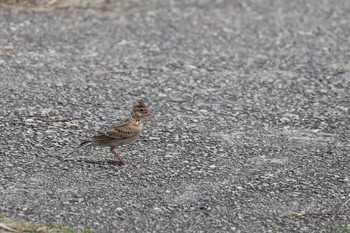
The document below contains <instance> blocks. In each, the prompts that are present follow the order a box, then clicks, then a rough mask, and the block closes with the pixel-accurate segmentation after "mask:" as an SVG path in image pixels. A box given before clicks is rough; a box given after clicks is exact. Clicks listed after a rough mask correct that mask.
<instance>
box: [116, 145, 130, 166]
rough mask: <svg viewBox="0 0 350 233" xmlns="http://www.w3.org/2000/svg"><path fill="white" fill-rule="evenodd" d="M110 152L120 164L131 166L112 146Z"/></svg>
mask: <svg viewBox="0 0 350 233" xmlns="http://www.w3.org/2000/svg"><path fill="white" fill-rule="evenodd" d="M111 152H112V153H113V154H114V156H115V157H116V159H117V160H118V161H117V163H118V164H120V165H121V166H123V167H132V164H130V163H127V162H125V161H124V160H123V159H122V157H120V155H119V154H118V152H116V151H115V149H114V147H111Z"/></svg>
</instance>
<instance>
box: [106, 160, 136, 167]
mask: <svg viewBox="0 0 350 233" xmlns="http://www.w3.org/2000/svg"><path fill="white" fill-rule="evenodd" d="M110 162H112V163H115V164H117V165H119V166H122V167H133V166H134V165H132V164H131V163H127V162H124V161H116V160H112V161H110Z"/></svg>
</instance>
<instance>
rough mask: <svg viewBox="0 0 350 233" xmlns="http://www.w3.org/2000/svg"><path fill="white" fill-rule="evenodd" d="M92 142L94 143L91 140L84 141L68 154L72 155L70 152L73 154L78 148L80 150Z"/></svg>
mask: <svg viewBox="0 0 350 233" xmlns="http://www.w3.org/2000/svg"><path fill="white" fill-rule="evenodd" d="M91 143H92V142H91V141H84V142H82V143H80V144H79V146H78V147H77V148H75V149H73V150H71V151H69V152H68V153H67V155H70V154H72V153H73V152H75V151H77V150H79V149H81V148H83V147H86V146H89V145H90V144H91Z"/></svg>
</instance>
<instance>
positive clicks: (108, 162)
mask: <svg viewBox="0 0 350 233" xmlns="http://www.w3.org/2000/svg"><path fill="white" fill-rule="evenodd" d="M64 161H65V162H74V163H89V164H95V165H119V163H118V162H117V161H115V160H91V159H65V160H64Z"/></svg>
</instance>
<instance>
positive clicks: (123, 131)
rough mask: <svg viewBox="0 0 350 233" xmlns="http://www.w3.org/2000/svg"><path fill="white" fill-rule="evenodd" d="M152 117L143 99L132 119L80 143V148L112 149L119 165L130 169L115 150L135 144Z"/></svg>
mask: <svg viewBox="0 0 350 233" xmlns="http://www.w3.org/2000/svg"><path fill="white" fill-rule="evenodd" d="M149 115H151V113H150V110H149V108H148V107H147V106H146V104H145V103H144V101H143V100H142V99H140V100H138V101H136V102H135V103H134V106H133V108H132V111H131V114H130V117H129V118H127V119H124V120H122V121H120V122H118V123H116V124H114V125H112V126H111V127H110V128H109V129H108V130H107V131H106V132H104V133H102V134H98V135H96V136H93V137H91V138H90V139H88V140H86V141H84V142H82V143H80V145H79V147H78V148H77V149H79V148H82V147H85V146H101V147H110V151H111V152H112V153H113V154H114V156H115V157H116V158H117V163H118V164H120V165H122V166H125V167H128V166H131V164H129V163H126V162H125V161H124V160H123V159H122V158H121V157H120V155H119V154H118V153H117V152H116V151H115V148H116V147H117V146H120V145H125V144H128V143H131V142H134V141H135V140H136V139H137V138H138V137H139V135H140V133H141V132H142V129H143V126H144V122H145V119H146V118H147V117H148V116H149Z"/></svg>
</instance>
